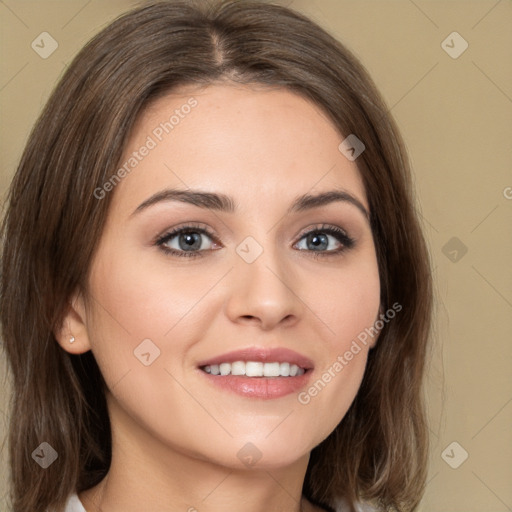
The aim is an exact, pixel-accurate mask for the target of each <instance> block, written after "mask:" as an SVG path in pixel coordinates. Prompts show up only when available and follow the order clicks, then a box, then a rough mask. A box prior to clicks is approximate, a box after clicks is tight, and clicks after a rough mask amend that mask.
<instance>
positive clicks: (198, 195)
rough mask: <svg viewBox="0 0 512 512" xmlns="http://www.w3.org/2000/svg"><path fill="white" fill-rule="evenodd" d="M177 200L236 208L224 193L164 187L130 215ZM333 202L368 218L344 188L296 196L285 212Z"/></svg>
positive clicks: (231, 210) (222, 209)
mask: <svg viewBox="0 0 512 512" xmlns="http://www.w3.org/2000/svg"><path fill="white" fill-rule="evenodd" d="M169 201H179V202H182V203H188V204H192V205H194V206H197V207H199V208H204V209H208V210H215V211H219V212H226V213H235V212H236V210H237V203H236V201H235V200H234V199H233V198H232V197H230V196H227V195H225V194H221V193H213V192H203V191H201V190H191V189H188V190H179V189H165V190H162V191H160V192H157V193H156V194H154V195H152V196H151V197H149V198H148V199H146V200H145V201H144V202H143V203H141V204H140V205H139V206H138V207H137V208H136V209H135V211H134V212H133V213H132V214H131V216H133V215H135V214H137V213H139V212H141V211H143V210H146V209H147V208H149V207H150V206H153V205H155V204H158V203H162V202H169ZM334 202H344V203H348V204H351V205H353V206H355V207H356V208H357V209H358V210H359V211H360V212H361V213H362V214H363V215H364V217H365V218H366V220H367V221H369V220H370V215H369V213H368V210H367V209H366V208H365V207H364V205H363V204H362V203H361V201H359V199H357V198H356V197H354V196H353V195H352V194H350V193H349V192H347V191H346V190H329V191H326V192H321V193H319V194H314V195H313V194H304V195H301V196H299V197H297V198H296V199H295V200H294V201H293V203H292V204H291V206H290V207H289V208H288V210H287V212H286V213H287V214H290V213H298V212H302V211H305V210H310V209H313V208H318V207H321V206H325V205H327V204H330V203H334Z"/></svg>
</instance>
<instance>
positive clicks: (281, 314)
mask: <svg viewBox="0 0 512 512" xmlns="http://www.w3.org/2000/svg"><path fill="white" fill-rule="evenodd" d="M235 258H236V260H235V266H234V269H233V271H232V272H230V279H231V285H230V290H229V292H230V294H229V298H228V301H227V306H226V314H227V315H228V317H229V318H230V320H231V321H232V322H235V323H248V324H250V323H253V324H254V325H257V326H259V327H260V329H262V330H270V329H273V328H275V327H276V326H279V325H280V324H282V325H283V326H287V327H289V326H292V325H294V324H295V323H297V322H298V321H299V319H300V318H301V315H302V313H303V308H304V304H303V303H302V301H301V300H300V296H299V293H300V290H297V288H298V280H297V279H296V278H295V279H294V277H293V275H292V271H291V269H290V267H289V266H288V267H287V268H286V264H285V262H284V261H283V257H281V258H280V257H279V256H277V255H276V253H275V252H273V251H270V250H266V249H265V250H264V251H263V253H262V254H261V255H260V256H259V257H258V258H257V259H256V260H255V261H253V262H252V263H247V262H246V261H244V260H243V259H242V258H241V257H239V256H238V255H237V254H235ZM285 268H286V270H285Z"/></svg>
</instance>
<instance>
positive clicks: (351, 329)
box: [297, 258, 380, 437]
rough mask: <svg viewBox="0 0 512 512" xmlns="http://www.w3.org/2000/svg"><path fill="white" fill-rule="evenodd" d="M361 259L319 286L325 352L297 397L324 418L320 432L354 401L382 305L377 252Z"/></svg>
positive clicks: (331, 425) (326, 430)
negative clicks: (321, 286) (308, 384)
mask: <svg viewBox="0 0 512 512" xmlns="http://www.w3.org/2000/svg"><path fill="white" fill-rule="evenodd" d="M360 263H361V264H360V265H359V266H357V267H356V266H352V267H351V268H350V269H348V268H347V271H346V272H345V271H340V272H339V273H338V274H337V276H336V279H333V282H335V283H336V285H335V286H334V285H333V286H331V287H330V288H329V290H326V289H325V288H322V289H321V290H319V291H318V300H317V302H316V304H317V310H316V311H317V312H318V316H319V317H320V318H321V320H322V321H323V322H324V323H325V324H326V325H328V326H329V335H328V336H326V337H325V338H324V339H323V340H322V341H323V343H324V353H325V357H323V358H322V365H321V367H320V368H318V371H316V372H315V373H316V376H315V379H314V380H313V381H312V382H311V384H310V386H309V387H308V388H306V389H305V390H304V391H303V392H301V393H300V394H299V395H298V397H297V398H298V402H299V404H301V406H302V407H303V408H305V409H306V410H307V409H309V413H308V414H310V415H312V416H314V417H317V418H323V422H322V425H321V430H322V432H321V433H320V437H322V436H327V435H328V434H329V433H330V432H331V431H332V430H333V429H334V428H335V427H336V425H337V424H338V423H339V422H340V421H341V420H342V419H343V417H344V416H345V414H346V412H347V410H348V409H349V407H350V405H351V404H352V402H353V400H354V398H355V396H356V394H357V392H358V390H359V387H360V384H361V381H362V379H363V376H364V371H365V367H366V361H367V357H368V352H369V349H370V346H371V345H372V344H373V343H374V342H375V341H376V339H377V333H376V331H374V330H372V329H373V328H374V326H375V322H376V320H377V317H378V313H379V306H380V279H379V272H378V265H377V261H376V259H375V258H369V259H368V262H367V263H366V264H364V262H360ZM326 291H328V293H326ZM324 332H325V331H324Z"/></svg>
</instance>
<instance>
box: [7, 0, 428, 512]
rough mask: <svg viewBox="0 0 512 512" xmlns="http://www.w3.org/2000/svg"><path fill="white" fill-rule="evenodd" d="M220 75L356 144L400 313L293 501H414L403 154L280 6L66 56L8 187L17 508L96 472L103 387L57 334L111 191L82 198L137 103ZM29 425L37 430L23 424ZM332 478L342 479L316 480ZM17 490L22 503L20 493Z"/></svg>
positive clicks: (367, 86) (252, 7) (417, 417)
mask: <svg viewBox="0 0 512 512" xmlns="http://www.w3.org/2000/svg"><path fill="white" fill-rule="evenodd" d="M283 26H286V27H287V29H285V30H283ZM183 27H187V30H183ZM183 48H187V51H186V52H183V51H182V49H183ZM178 50H180V51H178ZM223 78H227V79H229V80H232V81H234V82H240V83H242V84H252V83H256V84H258V83H259V84H267V85H272V86H279V87H283V88H286V89H289V90H291V91H294V92H297V93H299V94H301V95H303V96H304V97H305V98H307V99H309V100H311V101H312V102H313V103H314V104H316V105H318V107H319V108H320V109H321V110H322V111H323V112H324V113H325V114H326V115H327V116H328V117H329V119H330V120H331V121H332V123H333V124H334V125H335V126H336V127H337V129H338V130H339V132H340V133H341V134H344V135H346V136H348V135H349V134H357V137H358V138H359V139H360V140H362V141H364V143H365V146H366V148H365V151H364V152H363V153H362V154H361V155H360V156H359V157H358V158H357V166H358V169H359V171H360V173H361V177H362V180H363V183H364V186H365V190H366V194H367V197H368V202H369V207H370V213H371V219H370V220H371V227H372V232H373V236H374V240H375V247H376V251H377V259H378V264H379V274H380V282H381V308H382V311H383V312H384V311H387V310H389V309H390V308H391V307H392V305H393V304H395V303H397V304H400V305H402V307H403V310H402V311H401V312H400V314H399V315H397V316H396V318H395V319H394V320H393V321H392V322H389V323H388V324H386V325H385V326H384V328H383V329H382V331H381V333H380V337H379V341H378V343H377V345H376V347H375V348H374V349H373V350H372V351H371V352H370V355H369V359H368V365H367V369H366V373H365V377H364V380H363V382H362V385H361V388H360V391H359V393H358V395H357V397H356V399H355V400H354V402H353V404H352V406H351V408H350V410H349V411H348V413H347V414H346V416H345V418H344V419H343V421H342V422H341V423H340V425H339V426H338V427H337V428H336V430H335V431H334V432H333V433H332V434H331V435H330V436H329V437H328V438H327V439H326V440H325V441H324V442H323V443H321V444H320V445H319V446H318V447H317V448H316V449H315V450H313V452H312V455H311V461H310V466H309V468H308V474H307V476H306V482H305V491H306V493H307V494H309V495H311V496H312V497H313V498H315V499H316V500H320V501H324V502H326V503H327V502H328V501H329V500H330V499H331V498H332V497H333V495H334V494H335V493H340V494H343V495H345V496H346V497H347V498H348V499H353V498H354V497H355V494H356V493H357V494H361V495H362V496H367V497H370V498H372V497H375V498H377V497H378V498H380V499H381V500H382V502H383V503H389V504H395V505H397V504H399V503H404V504H405V505H404V506H405V507H407V506H411V505H413V504H414V502H415V500H417V499H418V496H419V490H418V489H419V488H421V486H422V485H423V482H424V476H425V456H426V445H425V443H426V432H425V424H424V412H423V406H422V403H421V398H420V388H421V377H422V373H423V364H424V357H425V347H426V340H427V336H428V325H429V314H430V280H429V279H430V278H429V272H428V261H427V256H426V249H425V244H424V241H423V238H422V236H421V232H420V230H419V227H418V222H417V219H416V216H415V213H414V207H413V204H412V201H411V193H412V192H411V180H410V176H409V166H408V162H407V158H406V155H405V152H404V149H403V144H402V142H401V138H400V135H399V133H398V130H397V128H396V126H395V124H394V123H393V121H392V119H391V117H390V115H389V113H388V112H387V109H386V106H385V104H384V102H383V101H382V99H381V98H380V96H379V94H378V93H377V91H376V89H375V86H374V85H373V83H372V81H371V79H370V78H369V77H368V75H367V73H366V72H365V70H364V68H363V67H362V66H361V65H360V64H359V63H358V62H357V60H356V59H354V57H353V56H352V55H351V54H350V53H349V52H348V50H346V49H345V48H344V47H343V46H342V45H341V44H340V43H338V42H336V41H335V40H334V39H333V38H331V37H330V36H328V35H327V34H326V33H325V32H323V31H322V30H321V29H319V28H318V27H316V26H315V25H314V24H312V23H311V22H310V21H308V20H306V19H305V18H303V17H302V16H300V15H297V14H296V13H293V12H291V11H289V10H287V9H285V8H282V7H279V6H273V5H270V4H262V3H252V2H225V3H223V4H218V5H214V6H213V7H211V8H210V7H207V6H206V5H199V4H198V5H197V6H195V5H194V4H191V3H190V2H182V3H179V2H161V3H152V4H148V5H146V6H144V7H143V8H141V9H139V10H137V11H135V12H134V13H132V14H128V15H126V16H124V17H122V18H120V19H119V20H118V21H116V22H114V23H113V24H112V25H110V26H109V27H107V28H106V29H105V30H104V31H102V32H101V33H100V34H99V35H98V36H96V37H95V38H94V39H93V40H92V41H91V43H89V44H88V45H87V46H86V47H85V48H84V50H82V52H80V54H79V55H78V56H77V58H76V59H75V60H74V61H73V63H72V64H71V66H70V68H69V70H68V71H67V72H66V74H65V75H64V77H63V78H62V80H61V81H60V83H59V84H58V86H57V88H56V90H55V92H54V93H53V95H52V97H51V98H50V100H49V102H48V104H47V106H46V108H45V110H44V112H43V114H42V115H41V118H40V120H39V121H38V124H37V125H36V127H35V129H34V131H33V133H32V135H31V136H30V139H29V142H28V144H27V148H26V150H25V152H24V155H23V157H22V161H21V163H20V166H19V169H18V172H17V174H16V177H15V180H14V182H13V186H12V190H11V195H10V205H9V209H8V211H7V215H6V221H5V226H4V232H3V234H4V237H5V240H4V244H5V249H4V255H3V272H2V281H3V282H2V303H1V315H2V324H3V336H4V343H5V347H6V351H7V355H8V357H9V360H10V363H11V367H12V369H13V377H14V379H13V384H14V389H15V392H16V396H15V401H14V406H15V408H16V410H17V411H18V414H17V415H16V416H15V417H13V418H12V424H11V434H10V436H11V437H10V439H11V450H12V451H11V457H12V461H13V462H12V467H13V476H14V479H15V483H16V486H15V490H16V489H18V495H17V496H15V498H16V499H17V500H18V502H19V504H20V510H21V508H22V507H21V504H25V505H26V504H29V503H31V504H33V503H34V501H33V500H34V496H39V501H38V503H41V502H42V501H41V497H42V496H47V497H48V496H50V495H51V494H53V496H58V497H59V496H60V497H63V496H65V495H66V494H67V493H68V492H69V490H70V489H71V488H72V487H77V488H78V489H84V488H87V487H89V486H91V485H93V484H94V483H96V482H97V481H98V480H99V479H100V477H101V476H102V475H103V474H104V473H105V471H106V469H107V468H108V460H109V450H110V445H109V443H110V441H109V437H108V418H107V415H106V410H105V403H104V401H103V400H102V392H103V385H104V382H103V380H102V377H101V374H100V372H99V370H98V368H97V365H96V363H95V361H94V358H93V357H92V354H90V353H87V354H83V355H81V356H70V355H69V354H68V353H66V352H65V351H63V350H62V349H61V348H60V347H59V345H58V344H57V343H56V341H55V336H54V332H55V330H56V329H57V328H58V326H59V325H60V323H61V320H62V318H63V316H64V314H65V312H66V310H67V303H68V301H69V299H70V297H71V296H72V294H73V293H74V292H75V291H76V290H77V289H80V290H83V291H84V293H86V292H87V276H88V272H89V269H90V262H91V261H92V258H93V255H94V251H95V249H96V247H97V242H98V241H99V239H100V236H101V233H102V230H103V227H104V223H105V219H106V217H107V214H108V210H109V206H110V202H111V200H112V197H113V194H114V193H115V191H114V192H113V193H108V194H106V196H105V197H103V198H102V199H101V200H100V201H99V200H98V198H97V197H96V196H95V194H94V191H95V190H97V189H98V188H101V187H103V185H104V183H105V182H106V181H108V180H109V179H110V178H111V176H112V175H113V174H114V173H115V171H116V169H117V168H118V165H119V163H120V161H121V157H122V154H123V150H124V145H125V143H126V141H127V139H128V135H129V133H130V129H131V128H132V127H133V126H134V123H135V122H136V120H137V119H138V118H139V116H140V115H141V113H142V112H143V111H144V109H145V108H146V107H147V105H148V104H149V103H150V102H151V101H156V100H157V99H158V98H159V97H162V96H164V95H165V94H166V93H168V92H169V91H171V90H173V89H174V88H177V87H179V86H181V85H186V84H196V85H208V84H211V83H214V82H215V81H218V80H220V79H223ZM41 290H44V292H43V293H42V292H41ZM22 341H23V343H22ZM42 369H45V370H42ZM27 381H28V382H30V385H28V386H26V384H25V383H26V382H27ZM48 410H51V411H52V414H48ZM33 415H36V416H37V417H40V418H41V420H40V423H39V424H37V425H34V424H33V422H30V421H29V420H28V418H29V417H30V416H33ZM52 432H66V433H67V435H62V434H59V436H58V437H55V436H54V435H52ZM41 436H43V437H44V438H45V439H48V440H49V441H48V442H50V444H52V446H54V447H55V449H56V450H57V451H58V452H59V454H61V456H62V458H63V459H64V458H65V459H66V463H65V465H64V468H63V466H62V465H61V466H60V468H59V475H60V476H56V474H55V473H53V474H52V471H56V468H55V469H52V467H50V468H48V470H47V471H46V472H42V473H39V474H38V475H39V476H38V480H36V479H35V478H34V474H32V472H31V471H30V470H29V468H28V467H27V466H25V464H26V462H25V460H30V453H31V451H32V450H33V447H35V446H37V445H38V444H39V439H40V438H41ZM50 439H51V441H50ZM23 450H24V451H23ZM64 454H65V455H64ZM397 454H399V455H397ZM334 466H336V467H338V468H339V470H338V472H337V473H336V474H337V475H339V480H334V479H332V478H331V477H329V478H327V474H328V473H330V472H331V471H332V468H333V467H334ZM404 481H406V482H408V484H409V485H404ZM73 482H74V483H76V485H75V484H74V483H73ZM26 488H30V489H31V490H33V493H32V494H31V493H27V494H25V496H21V495H20V494H21V493H20V492H19V490H20V489H23V490H25V489H26ZM24 500H25V501H24ZM30 500H32V501H30ZM405 509H407V508H404V510H405Z"/></svg>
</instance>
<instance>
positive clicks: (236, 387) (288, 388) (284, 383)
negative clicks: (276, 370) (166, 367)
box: [198, 370, 313, 400]
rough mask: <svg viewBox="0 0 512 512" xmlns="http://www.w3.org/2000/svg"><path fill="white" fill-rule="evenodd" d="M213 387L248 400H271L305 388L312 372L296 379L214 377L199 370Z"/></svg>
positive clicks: (308, 371)
mask: <svg viewBox="0 0 512 512" xmlns="http://www.w3.org/2000/svg"><path fill="white" fill-rule="evenodd" d="M198 371H199V373H201V374H202V375H204V377H205V378H206V379H208V380H209V381H210V383H211V384H212V385H215V386H219V387H220V388H222V389H226V390H228V391H231V392H234V393H236V394H238V395H241V396H243V397H246V398H261V399H264V400H270V399H272V398H280V397H282V396H286V395H289V394H290V393H295V392H297V391H299V390H300V389H302V388H304V387H305V386H306V384H307V382H308V381H309V379H310V377H311V374H312V373H313V372H312V370H307V371H306V372H305V373H303V374H302V375H298V376H296V377H245V376H243V375H212V374H211V373H206V372H204V371H203V370H198Z"/></svg>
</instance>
